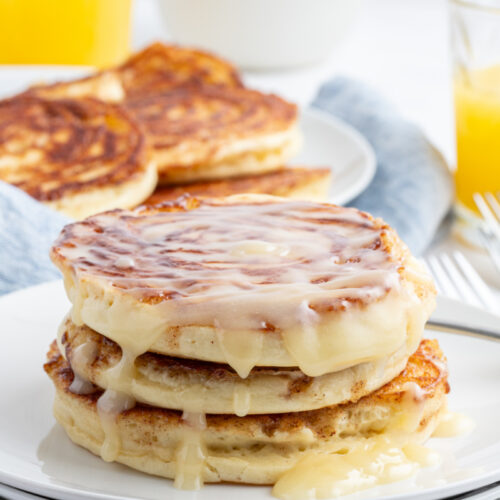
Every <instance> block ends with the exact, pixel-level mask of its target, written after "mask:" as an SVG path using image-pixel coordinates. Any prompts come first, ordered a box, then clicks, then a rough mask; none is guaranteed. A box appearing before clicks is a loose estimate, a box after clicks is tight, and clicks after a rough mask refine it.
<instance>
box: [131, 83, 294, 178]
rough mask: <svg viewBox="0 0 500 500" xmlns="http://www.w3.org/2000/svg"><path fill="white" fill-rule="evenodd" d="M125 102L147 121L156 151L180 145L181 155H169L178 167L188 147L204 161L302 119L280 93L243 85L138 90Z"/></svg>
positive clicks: (134, 112) (282, 129)
mask: <svg viewBox="0 0 500 500" xmlns="http://www.w3.org/2000/svg"><path fill="white" fill-rule="evenodd" d="M125 106H126V108H127V109H128V110H129V111H130V112H131V113H132V114H133V116H134V117H136V118H137V119H138V120H139V121H140V122H141V123H142V124H143V125H144V127H145V130H146V132H147V135H148V139H149V142H150V144H151V145H152V147H153V148H154V149H156V150H162V151H169V150H175V149H179V148H181V150H179V157H178V158H176V157H174V158H172V159H169V161H171V162H172V163H173V164H174V165H175V163H176V161H178V162H179V163H181V162H183V161H184V160H183V158H182V153H183V150H184V149H187V150H188V152H189V154H190V155H193V160H194V161H195V162H197V163H201V162H203V163H205V162H207V161H209V160H210V159H211V158H212V157H213V156H215V155H216V154H217V153H218V151H219V149H220V148H221V147H222V146H225V145H226V144H228V143H231V142H233V141H235V140H238V139H248V138H255V137H259V136H265V135H267V134H272V133H276V132H283V131H286V130H287V129H288V128H289V127H291V126H292V125H293V124H294V123H295V121H296V119H297V107H296V106H295V105H293V104H290V103H288V102H286V101H284V100H283V99H281V98H280V97H278V96H275V95H272V94H262V93H260V92H257V91H254V90H247V89H238V88H227V89H226V88H221V87H202V86H186V87H178V88H175V89H172V90H170V91H168V92H161V93H158V92H155V93H148V92H144V93H141V95H140V96H139V92H137V95H136V96H135V97H134V98H133V99H130V100H126V101H125ZM160 169H161V165H160Z"/></svg>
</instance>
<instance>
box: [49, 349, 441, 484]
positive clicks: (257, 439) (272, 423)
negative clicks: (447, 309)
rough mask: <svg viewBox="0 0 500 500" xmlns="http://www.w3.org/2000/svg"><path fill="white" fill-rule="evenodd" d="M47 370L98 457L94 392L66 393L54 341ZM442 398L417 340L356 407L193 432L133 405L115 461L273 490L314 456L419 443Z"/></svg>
mask: <svg viewBox="0 0 500 500" xmlns="http://www.w3.org/2000/svg"><path fill="white" fill-rule="evenodd" d="M45 371H46V372H47V373H48V375H49V376H50V378H51V379H52V381H53V382H54V384H55V387H56V400H55V405H54V413H55V416H56V418H57V420H58V421H59V423H60V424H61V425H62V426H63V427H64V429H65V430H66V432H67V433H68V435H69V437H70V438H71V439H72V440H73V441H74V442H75V443H77V444H79V445H80V446H82V447H84V448H86V449H88V450H90V451H91V452H92V453H94V454H96V455H99V454H100V453H101V451H102V450H101V446H102V445H103V441H104V432H103V429H102V426H101V420H100V419H99V416H98V411H97V400H98V398H99V397H100V395H101V391H99V390H97V391H96V392H93V393H91V394H86V395H83V394H74V393H72V392H71V391H70V389H69V388H70V385H71V383H72V381H73V378H74V375H73V372H72V371H71V368H70V367H69V365H68V363H67V362H66V361H65V359H64V358H63V357H62V356H61V355H60V353H59V351H58V349H57V346H56V344H55V342H54V343H53V345H52V347H51V350H50V352H49V354H48V362H47V363H46V365H45ZM448 390H449V387H448V383H447V370H446V361H445V358H444V356H443V354H442V352H441V350H440V349H439V346H438V344H437V342H436V341H433V340H424V341H422V343H421V345H420V347H419V348H418V350H417V351H416V353H415V354H413V355H412V356H411V357H410V359H409V361H408V364H407V366H406V368H405V369H404V371H403V372H402V373H401V374H400V375H398V376H397V377H396V378H395V379H394V380H392V381H391V382H389V383H388V384H386V385H384V386H383V387H382V388H380V389H379V390H377V391H375V392H373V393H372V394H370V395H368V396H366V397H364V398H362V399H360V400H359V401H358V402H356V403H347V404H345V405H337V406H330V407H326V408H322V409H320V410H315V411H310V412H299V413H285V414H279V415H254V416H246V417H242V418H240V417H236V416H233V415H207V417H206V425H204V422H203V421H200V422H199V425H198V426H197V424H196V423H195V422H194V421H193V420H192V415H191V416H189V415H186V414H184V419H183V416H182V414H181V412H177V411H174V410H166V409H160V408H155V407H150V406H146V405H137V406H135V407H134V408H131V409H128V410H127V411H125V412H124V413H122V414H120V415H119V416H118V417H117V425H118V432H119V438H120V446H119V449H118V450H117V453H116V457H115V460H116V461H118V462H120V463H123V464H125V465H128V466H130V467H133V468H135V469H138V470H141V471H143V472H147V473H149V474H154V475H158V476H163V477H167V478H174V477H176V476H177V478H176V484H177V485H179V481H181V482H182V478H180V477H179V476H180V475H181V474H182V473H183V472H186V470H187V472H188V473H190V474H193V473H194V471H195V469H196V470H197V473H199V475H200V476H202V480H203V481H205V482H219V481H232V482H244V483H256V484H271V483H274V482H276V481H277V480H278V479H279V478H280V476H281V475H282V474H283V473H284V472H286V471H287V470H289V469H290V468H291V467H293V466H294V465H295V464H296V463H297V461H298V460H299V459H301V458H302V457H303V456H304V455H305V454H306V453H310V452H311V451H312V452H322V453H328V454H334V453H340V454H346V453H347V454H349V453H350V452H351V451H352V450H354V449H355V448H356V447H358V448H359V447H360V446H361V447H364V446H366V444H367V443H369V442H370V440H373V441H374V442H375V443H380V441H381V440H383V439H386V438H387V440H388V443H389V444H390V443H391V442H392V443H394V439H395V438H397V440H398V443H399V445H401V446H403V445H404V444H405V443H409V442H411V443H415V442H422V441H423V440H425V439H426V438H428V437H429V436H430V434H431V433H432V432H433V430H434V428H435V426H436V425H437V423H438V420H439V417H440V415H441V414H442V412H443V411H444V409H445V405H446V397H445V394H446V393H447V392H448ZM186 445H187V448H186ZM186 453H187V454H188V456H189V455H190V454H191V455H192V454H193V453H194V454H195V455H196V457H197V461H196V460H191V461H190V460H189V459H188V458H186ZM187 462H189V463H187ZM181 486H182V484H181Z"/></svg>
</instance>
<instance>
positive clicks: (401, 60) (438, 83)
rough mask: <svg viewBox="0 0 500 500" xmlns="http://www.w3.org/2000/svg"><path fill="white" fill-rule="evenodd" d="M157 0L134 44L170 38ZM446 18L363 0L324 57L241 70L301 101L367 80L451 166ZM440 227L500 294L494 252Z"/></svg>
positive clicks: (139, 24)
mask: <svg viewBox="0 0 500 500" xmlns="http://www.w3.org/2000/svg"><path fill="white" fill-rule="evenodd" d="M158 1H161V0H135V6H134V24H133V31H132V45H133V47H134V48H140V47H142V46H144V45H146V44H147V43H150V42H152V41H154V40H169V39H170V37H169V35H168V33H167V31H166V28H165V26H164V23H163V20H162V16H161V15H160V12H159V9H158ZM238 1H239V0H238ZM311 1H314V0H311ZM345 1H348V0H345ZM447 22H448V7H447V0H364V1H363V3H362V7H361V9H360V12H359V15H358V18H357V20H356V22H355V24H354V25H353V27H352V29H351V31H350V32H349V34H348V35H347V36H346V38H345V39H344V40H343V41H342V42H341V43H340V45H338V46H337V47H336V48H334V50H333V52H332V54H331V56H330V57H329V59H328V60H327V61H325V62H324V63H322V64H320V65H316V66H310V67H304V68H300V69H297V70H287V71H281V72H244V78H245V81H246V83H247V84H248V85H249V86H252V87H255V88H258V89H261V90H265V91H273V92H276V93H278V94H281V95H283V96H284V97H287V98H288V99H290V100H292V101H294V102H297V103H299V104H301V105H305V104H307V103H308V102H310V101H311V100H312V99H313V97H314V96H315V94H316V92H317V90H318V88H319V86H320V85H321V83H322V82H323V81H325V80H326V79H328V78H329V77H332V76H335V75H346V76H349V77H353V78H357V79H359V80H363V81H364V82H366V83H368V84H370V85H372V86H373V87H375V88H376V89H378V90H379V91H380V92H381V93H382V94H384V95H385V96H387V97H388V98H389V99H390V101H391V102H392V103H393V104H394V105H395V106H396V108H397V109H398V110H399V111H400V113H401V114H402V115H403V116H404V117H406V118H407V119H409V120H411V121H413V122H415V123H417V124H418V125H419V126H420V127H421V128H422V130H423V131H424V132H425V134H426V135H427V136H428V137H429V139H430V140H431V141H432V142H433V143H434V144H435V145H436V146H437V147H438V149H440V150H441V152H442V153H443V154H444V156H445V158H446V160H447V161H448V163H449V165H450V168H454V163H455V144H454V122H453V105H452V93H451V65H450V53H449V40H448V24H447ZM442 233H443V234H444V236H443V234H442V235H441V237H439V238H437V239H436V241H435V242H434V244H433V245H431V247H430V249H429V252H431V253H432V252H438V251H450V250H453V249H460V250H461V251H463V252H464V253H465V254H466V256H467V257H468V258H469V259H470V260H471V261H472V263H473V264H474V266H475V267H476V269H477V270H478V271H479V273H480V274H481V275H482V276H483V278H484V279H485V281H487V283H488V284H489V285H490V286H492V287H493V288H494V291H495V292H497V293H498V294H499V297H500V273H497V272H496V271H495V270H494V269H492V264H491V261H490V259H489V257H488V256H487V255H486V254H485V253H484V252H483V251H481V250H479V249H477V248H474V247H472V246H471V245H468V244H467V243H464V242H463V241H462V240H461V238H460V236H459V235H458V234H457V233H458V232H457V231H456V230H452V231H443V232H442Z"/></svg>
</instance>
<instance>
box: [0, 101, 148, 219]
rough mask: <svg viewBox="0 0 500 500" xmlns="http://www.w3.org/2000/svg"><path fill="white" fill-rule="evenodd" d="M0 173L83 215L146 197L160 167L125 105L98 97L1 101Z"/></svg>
mask: <svg viewBox="0 0 500 500" xmlns="http://www.w3.org/2000/svg"><path fill="white" fill-rule="evenodd" d="M0 179H1V180H3V181H6V182H9V183H11V184H14V185H15V186H17V187H19V188H21V189H23V190H24V191H26V192H27V193H28V194H30V195H31V196H33V197H34V198H36V199H37V200H39V201H41V202H44V203H47V204H48V205H50V206H52V207H53V208H55V209H58V210H60V211H62V212H64V213H66V214H67V215H69V216H72V217H75V218H80V217H85V216H87V215H90V214H92V213H96V212H98V211H102V210H107V209H111V208H115V207H122V208H128V207H131V206H134V205H136V204H137V203H140V202H141V201H142V200H144V199H145V198H146V197H147V196H148V195H149V194H150V193H151V191H152V190H153V189H154V186H155V183H156V171H155V167H154V165H153V164H152V163H151V161H150V158H149V154H148V153H147V151H146V147H145V140H144V135H143V133H142V132H141V130H140V128H139V127H138V126H137V124H136V123H135V121H134V120H133V119H132V118H130V117H129V115H128V114H127V113H126V112H125V111H123V110H122V109H120V108H118V107H116V106H114V105H112V104H108V103H104V102H101V101H97V100H94V99H79V100H73V99H64V100H45V99H41V98H38V97H34V96H27V95H21V96H18V97H14V98H11V99H6V100H3V101H0Z"/></svg>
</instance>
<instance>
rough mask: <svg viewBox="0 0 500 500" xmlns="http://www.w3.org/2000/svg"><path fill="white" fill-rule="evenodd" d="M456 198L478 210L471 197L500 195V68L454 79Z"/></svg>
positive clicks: (483, 70)
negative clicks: (486, 194) (476, 195)
mask: <svg viewBox="0 0 500 500" xmlns="http://www.w3.org/2000/svg"><path fill="white" fill-rule="evenodd" d="M455 115H456V117H455V120H456V129H457V130H456V131H457V172H456V184H457V198H458V200H459V201H460V202H461V203H463V204H464V205H465V206H466V207H468V208H472V209H475V205H474V202H473V200H472V193H474V192H476V191H478V192H484V191H493V192H496V191H500V65H498V66H492V67H489V68H486V69H482V70H475V71H468V72H466V73H465V74H463V75H460V76H459V77H458V78H456V79H455Z"/></svg>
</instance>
